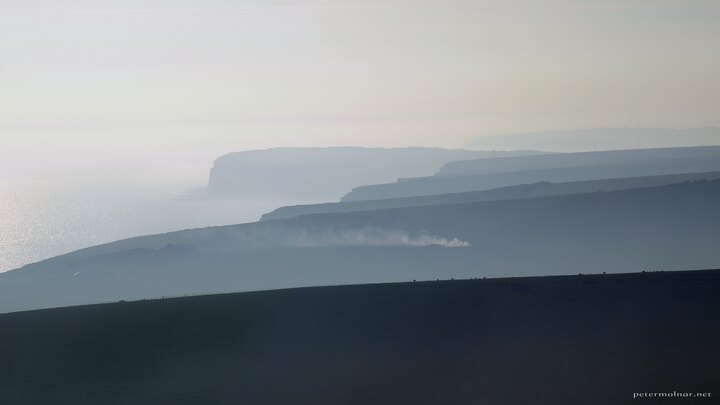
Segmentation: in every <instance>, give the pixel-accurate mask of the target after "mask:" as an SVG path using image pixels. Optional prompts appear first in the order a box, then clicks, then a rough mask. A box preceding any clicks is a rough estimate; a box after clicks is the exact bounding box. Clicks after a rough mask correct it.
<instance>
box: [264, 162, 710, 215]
mask: <svg viewBox="0 0 720 405" xmlns="http://www.w3.org/2000/svg"><path fill="white" fill-rule="evenodd" d="M718 178H720V172H706V173H688V174H670V175H662V176H645V177H622V178H617V179H603V180H587V181H573V182H565V183H550V182H540V183H532V184H521V185H517V186H508V187H501V188H496V189H490V190H483V191H469V192H465V193H447V194H439V195H429V196H420V197H406V198H391V199H386V200H361V201H347V202H338V203H323V204H307V205H294V206H288V207H280V208H277V209H275V210H273V211H272V212H269V213H267V214H264V215H263V216H262V218H261V219H260V220H261V221H270V220H274V219H287V218H293V217H298V216H301V215H310V214H331V213H343V212H356V211H373V210H381V209H390V208H403V207H419V206H427V205H444V204H462V203H471V202H481V201H494V200H513V199H522V198H534V197H548V196H553V195H564V194H581V193H592V192H597V191H613V190H622V189H628V188H638V187H652V186H659V185H666V184H673V183H681V182H685V181H695V180H715V179H718Z"/></svg>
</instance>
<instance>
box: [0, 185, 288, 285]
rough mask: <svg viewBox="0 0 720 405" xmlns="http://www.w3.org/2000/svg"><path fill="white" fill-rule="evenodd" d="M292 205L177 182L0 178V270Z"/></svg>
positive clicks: (233, 220) (245, 218) (252, 218)
mask: <svg viewBox="0 0 720 405" xmlns="http://www.w3.org/2000/svg"><path fill="white" fill-rule="evenodd" d="M293 203H294V202H291V201H239V200H220V199H212V198H208V197H207V196H204V195H203V194H202V193H198V192H196V191H193V192H188V191H187V190H184V189H181V188H180V187H179V186H177V185H162V184H127V183H115V182H112V181H103V182H91V183H87V182H66V181H63V182H58V181H0V272H6V271H9V270H12V269H17V268H19V267H22V266H24V265H26V264H30V263H34V262H38V261H41V260H44V259H47V258H51V257H54V256H58V255H62V254H64V253H69V252H72V251H75V250H78V249H82V248H85V247H90V246H94V245H98V244H103V243H108V242H113V241H117V240H121V239H126V238H130V237H134V236H140V235H148V234H158V233H165V232H171V231H176V230H181V229H190V228H202V227H208V226H220V225H229V224H240V223H246V222H253V221H257V220H258V219H259V218H260V216H261V215H262V214H263V213H266V212H269V211H271V210H273V209H274V208H277V207H279V206H282V205H288V204H293Z"/></svg>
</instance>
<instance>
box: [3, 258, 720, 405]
mask: <svg viewBox="0 0 720 405" xmlns="http://www.w3.org/2000/svg"><path fill="white" fill-rule="evenodd" d="M575 270H576V271H580V272H582V271H584V269H583V268H577V269H575ZM606 270H612V269H606ZM718 289H720V271H717V270H710V271H684V272H659V273H656V272H647V273H639V274H638V273H636V274H613V275H610V274H608V275H582V276H577V275H576V276H564V277H541V278H505V279H487V280H463V281H459V280H458V281H437V282H435V281H432V282H414V283H413V282H408V283H398V284H376V285H357V286H346V287H318V288H306V289H291V290H280V291H268V292H260V293H242V294H227V295H212V296H200V297H190V298H177V299H167V300H157V301H139V302H121V303H115V304H105V305H91V306H82V307H71V308H61V309H52V310H42V311H32V312H20V313H14V314H5V315H0V358H1V359H2V365H3V366H2V367H0V403H3V404H35V403H38V404H39V403H52V404H72V405H83V404H92V405H95V404H105V403H128V404H130V403H131V404H153V405H157V404H173V405H176V404H214V403H221V404H224V403H227V404H313V405H318V404H363V405H365V404H393V405H394V404H472V405H475V404H493V405H504V404H507V405H514V404H539V405H542V404H548V405H556V404H577V403H583V404H593V405H594V404H598V405H605V404H636V403H638V402H639V401H640V402H648V401H649V403H656V402H657V403H659V402H660V401H658V400H657V398H654V399H652V398H651V399H642V400H641V399H633V393H644V392H661V393H673V392H674V391H676V392H680V393H683V392H691V393H711V395H712V397H711V398H699V399H687V398H667V399H666V400H667V401H671V402H679V403H713V399H712V398H713V397H714V396H716V395H718V392H720V345H718V344H717V342H718V341H720V317H717V316H716V314H717V313H718V312H719V311H720V299H718V295H717V291H718ZM663 399H665V398H663Z"/></svg>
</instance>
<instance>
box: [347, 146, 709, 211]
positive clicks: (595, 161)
mask: <svg viewBox="0 0 720 405" xmlns="http://www.w3.org/2000/svg"><path fill="white" fill-rule="evenodd" d="M711 171H720V147H718V146H707V147H693V148H660V149H634V150H620V151H604V152H583V153H566V154H545V155H542V156H525V157H506V158H505V157H503V158H497V159H485V160H478V159H470V160H464V161H454V162H450V163H448V164H446V165H445V166H443V168H442V169H440V171H438V173H437V174H436V175H435V176H427V177H416V178H407V179H401V180H400V181H397V182H393V183H385V184H375V185H370V186H361V187H355V188H354V189H353V190H352V192H350V193H348V194H347V195H345V196H344V197H343V198H342V201H360V200H378V199H388V198H403V197H415V196H423V195H433V194H444V193H461V192H467V191H479V190H489V189H492V188H498V187H507V186H512V185H518V184H527V183H536V182H541V181H550V182H568V181H584V180H600V179H610V178H622V177H641V176H657V175H669V174H682V173H699V172H711Z"/></svg>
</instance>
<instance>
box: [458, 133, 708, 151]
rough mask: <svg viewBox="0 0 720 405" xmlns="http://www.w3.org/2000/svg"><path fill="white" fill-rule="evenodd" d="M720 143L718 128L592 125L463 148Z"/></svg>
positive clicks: (487, 140) (604, 147) (500, 138)
mask: <svg viewBox="0 0 720 405" xmlns="http://www.w3.org/2000/svg"><path fill="white" fill-rule="evenodd" d="M701 145H720V128H715V127H708V128H691V129H654V128H593V129H576V130H564V131H545V132H528V133H516V134H502V135H493V136H483V137H480V138H477V139H476V140H474V141H473V142H470V143H468V144H467V145H466V148H467V149H480V150H495V149H498V150H513V149H538V148H541V149H542V150H547V151H553V152H587V151H595V150H612V149H635V148H647V147H651V148H668V147H683V146H701Z"/></svg>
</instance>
